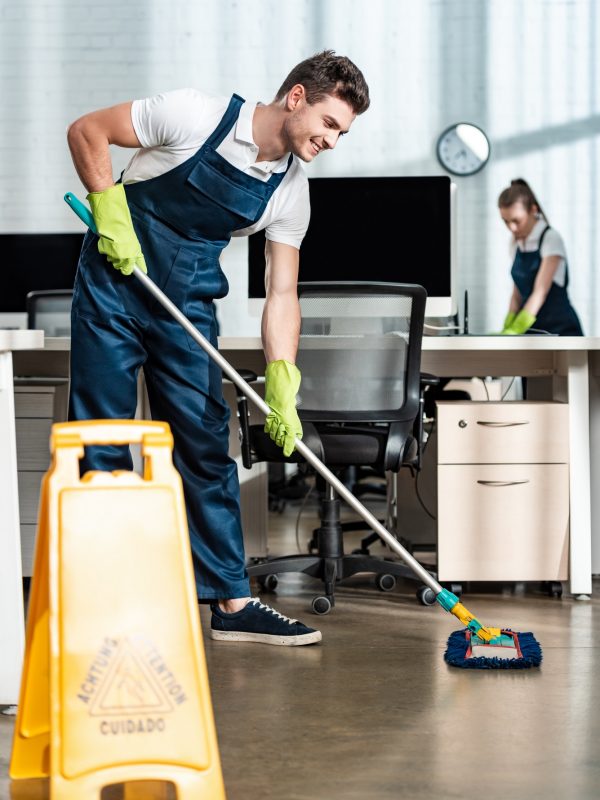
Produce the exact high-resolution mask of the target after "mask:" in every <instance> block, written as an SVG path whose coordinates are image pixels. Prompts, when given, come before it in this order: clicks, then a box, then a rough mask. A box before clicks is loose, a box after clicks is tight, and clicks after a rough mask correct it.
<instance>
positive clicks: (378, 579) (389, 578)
mask: <svg viewBox="0 0 600 800" xmlns="http://www.w3.org/2000/svg"><path fill="white" fill-rule="evenodd" d="M375 586H377V588H378V589H379V591H380V592H391V591H392V590H393V589H395V588H396V578H395V577H394V576H393V575H389V574H386V575H376V576H375Z"/></svg>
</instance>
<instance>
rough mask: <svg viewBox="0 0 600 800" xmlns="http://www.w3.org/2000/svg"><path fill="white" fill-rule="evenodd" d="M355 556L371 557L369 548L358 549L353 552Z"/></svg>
mask: <svg viewBox="0 0 600 800" xmlns="http://www.w3.org/2000/svg"><path fill="white" fill-rule="evenodd" d="M352 555H353V556H368V555H370V553H369V549H368V547H356V548H355V549H354V550H353V551H352Z"/></svg>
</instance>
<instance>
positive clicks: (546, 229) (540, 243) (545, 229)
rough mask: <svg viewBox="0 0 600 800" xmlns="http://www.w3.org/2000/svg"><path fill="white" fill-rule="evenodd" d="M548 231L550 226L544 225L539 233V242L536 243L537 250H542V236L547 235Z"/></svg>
mask: <svg viewBox="0 0 600 800" xmlns="http://www.w3.org/2000/svg"><path fill="white" fill-rule="evenodd" d="M549 230H550V225H546V227H545V228H544V230H543V231H542V233H541V236H540V240H539V242H538V247H537V249H538V250H541V249H542V242H543V241H544V236H545V235H546V234H547V233H548V231H549Z"/></svg>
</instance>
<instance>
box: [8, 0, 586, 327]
mask: <svg viewBox="0 0 600 800" xmlns="http://www.w3.org/2000/svg"><path fill="white" fill-rule="evenodd" d="M599 43H600V10H597V3H595V0H570V2H567V1H566V0H527V2H525V1H524V0H488V2H486V1H485V0H418V1H416V0H368V2H367V1H366V0H286V2H281V0H257V1H256V2H253V3H251V2H249V1H248V0H246V2H244V0H187V2H182V1H181V0H126V1H125V0H94V2H89V0H54V2H50V0H0V89H1V94H0V97H1V112H0V232H13V231H15V232H25V231H74V230H80V225H79V223H78V221H77V220H76V219H75V218H74V217H73V215H72V214H71V212H70V211H69V210H68V209H67V207H66V205H65V204H64V203H63V202H62V196H63V194H64V192H65V191H67V190H71V191H75V192H76V193H79V194H80V195H82V196H83V194H84V192H83V189H82V187H81V185H80V184H79V181H78V179H77V176H76V175H75V171H74V169H73V167H72V164H71V161H70V157H69V153H68V150H67V146H66V140H65V129H66V126H67V124H68V123H69V122H71V121H72V120H73V119H75V118H76V117H78V116H80V115H81V114H83V113H85V112H87V111H90V110H92V109H94V108H98V107H101V106H106V105H111V104H113V103H117V102H120V101H123V100H126V99H131V98H134V97H139V96H144V95H148V94H153V93H155V92H158V91H163V90H167V89H172V88H176V87H179V86H188V85H192V86H194V85H195V86H198V87H200V88H203V89H206V90H208V91H211V92H219V93H229V92H231V91H237V92H238V93H240V94H242V95H243V96H246V97H249V98H257V99H258V98H260V99H263V100H269V99H270V98H271V96H272V95H273V93H274V92H275V90H276V89H277V87H278V86H279V84H280V82H281V80H282V79H283V77H284V76H285V75H286V74H287V72H288V70H289V69H290V67H291V66H293V65H294V64H295V63H296V62H297V61H299V60H301V59H302V58H304V57H306V56H307V55H309V54H310V53H312V52H315V51H317V50H320V49H323V48H325V47H333V48H334V49H335V50H337V51H338V52H339V53H345V54H347V55H349V56H350V57H351V58H352V59H353V60H354V61H356V63H357V64H359V66H360V67H361V68H362V69H363V71H364V73H365V75H366V77H367V79H368V81H369V84H370V87H371V93H372V107H371V109H370V110H369V111H368V112H367V114H366V115H365V116H364V117H362V118H360V119H359V120H358V121H357V122H356V125H355V127H354V128H353V130H352V133H351V135H350V136H349V137H348V138H347V139H346V140H344V142H343V143H342V145H341V147H340V148H339V149H338V150H336V152H335V153H334V154H329V155H326V156H324V157H322V160H319V163H315V164H314V165H312V166H311V167H309V171H308V174H309V175H314V176H316V175H345V174H348V175H350V174H351V175H394V174H395V175H419V174H436V173H439V172H440V171H441V168H440V167H439V165H438V164H437V161H436V159H435V142H436V138H437V136H438V134H439V133H440V132H441V131H442V130H443V129H444V128H445V127H447V125H449V124H450V123H452V122H455V121H463V120H466V121H472V122H474V123H476V124H479V125H481V126H482V127H483V128H484V129H485V130H486V131H487V132H488V135H489V136H490V138H491V142H492V158H491V161H490V163H489V165H488V166H487V168H486V169H485V170H484V171H483V172H481V173H480V174H478V175H476V176H474V177H471V178H466V179H458V180H457V183H458V185H459V203H460V217H459V274H458V289H459V297H462V293H463V290H464V289H465V288H468V289H469V294H470V308H471V322H472V328H473V329H479V330H486V329H494V328H497V327H498V326H499V324H500V322H501V320H502V318H503V316H504V311H505V307H506V304H507V302H508V296H509V294H510V278H509V265H508V263H507V255H506V252H507V245H506V231H504V230H503V227H502V225H501V223H500V221H499V218H498V213H497V210H496V198H497V195H498V193H499V191H500V190H501V189H502V188H503V187H504V186H505V185H506V184H507V183H508V182H509V181H510V179H511V178H513V177H516V176H517V175H522V176H523V177H526V178H527V179H529V180H530V182H531V184H532V186H533V187H534V190H535V191H536V192H537V193H538V196H539V198H540V201H541V202H542V204H543V205H544V207H545V209H546V211H547V213H548V215H549V217H550V220H551V222H552V223H553V224H554V225H555V226H556V227H557V228H558V230H559V231H560V232H561V233H562V235H563V236H564V238H565V240H566V243H567V248H568V252H569V256H570V263H571V295H572V299H573V302H574V304H575V306H576V308H577V309H578V311H579V312H580V314H581V317H582V320H583V323H584V327H585V329H586V332H588V333H591V334H600V324H599V323H598V322H597V319H598V314H597V311H596V309H597V307H598V301H599V294H600V287H599V281H598V278H597V277H596V276H597V269H596V261H597V258H598V249H599V228H598V226H599V222H598V220H599V219H600V214H599V213H598V212H599V209H598V199H597V198H598V191H597V184H598V172H599V159H600V138H599V131H600V87H599V85H598V76H599V65H598V46H599ZM129 155H130V154H129V153H127V152H124V151H116V152H115V153H114V166H115V175H116V174H118V172H119V171H120V169H121V168H122V167H123V166H124V165H125V163H126V162H127V160H128V158H129ZM396 244H397V246H398V248H399V251H400V252H401V247H402V243H401V242H397V243H396ZM245 258H246V247H245V243H243V242H234V243H232V245H231V246H230V247H229V248H228V250H227V251H226V252H225V254H224V266H225V269H226V271H227V273H228V276H229V279H230V284H231V294H230V297H229V298H227V300H226V301H223V302H222V304H221V321H222V325H223V329H224V332H225V333H232V332H234V331H235V332H240V333H255V332H256V331H257V330H258V320H256V319H251V318H249V317H246V316H245V315H244V313H243V312H244V310H245V308H246V264H245ZM5 268H6V266H5ZM234 321H235V325H234V324H233V323H234Z"/></svg>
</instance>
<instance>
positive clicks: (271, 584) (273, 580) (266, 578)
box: [257, 575, 279, 592]
mask: <svg viewBox="0 0 600 800" xmlns="http://www.w3.org/2000/svg"><path fill="white" fill-rule="evenodd" d="M257 580H258V585H259V586H260V588H261V589H262V590H263V592H274V591H275V589H277V584H278V583H279V578H278V577H277V575H261V576H260V577H259V578H257Z"/></svg>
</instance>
